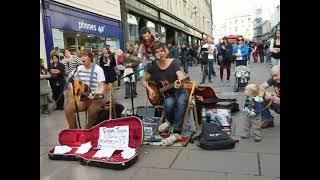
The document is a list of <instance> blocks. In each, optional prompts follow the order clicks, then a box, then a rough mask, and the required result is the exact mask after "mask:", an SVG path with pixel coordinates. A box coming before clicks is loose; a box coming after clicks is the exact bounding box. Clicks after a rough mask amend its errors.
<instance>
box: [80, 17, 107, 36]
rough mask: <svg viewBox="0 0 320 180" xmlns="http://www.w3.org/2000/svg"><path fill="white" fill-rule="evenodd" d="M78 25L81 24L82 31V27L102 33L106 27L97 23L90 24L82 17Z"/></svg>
mask: <svg viewBox="0 0 320 180" xmlns="http://www.w3.org/2000/svg"><path fill="white" fill-rule="evenodd" d="M78 25H79V31H81V29H87V30H91V31H98V32H99V33H100V34H101V33H102V32H104V28H105V26H99V25H96V24H90V23H86V22H83V20H82V19H81V21H79V22H78Z"/></svg>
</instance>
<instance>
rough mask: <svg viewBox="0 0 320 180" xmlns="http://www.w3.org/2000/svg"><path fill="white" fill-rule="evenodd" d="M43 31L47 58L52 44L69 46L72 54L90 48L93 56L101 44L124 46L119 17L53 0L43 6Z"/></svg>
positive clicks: (97, 54) (57, 46)
mask: <svg viewBox="0 0 320 180" xmlns="http://www.w3.org/2000/svg"><path fill="white" fill-rule="evenodd" d="M44 29H45V30H44V33H45V40H46V52H47V61H49V60H50V51H51V50H52V49H53V48H59V49H64V48H67V47H68V48H70V49H71V53H72V54H77V53H79V51H80V50H82V49H91V50H92V51H93V52H94V54H95V56H96V58H97V57H98V56H99V55H100V53H101V51H100V49H101V48H102V47H103V45H104V44H108V45H110V46H111V49H118V48H121V49H123V38H122V26H121V22H120V21H119V20H115V19H112V18H108V17H104V16H101V15H96V14H93V13H89V12H87V11H83V10H80V9H77V8H73V7H70V6H66V5H63V4H59V3H56V2H52V1H46V3H45V6H44Z"/></svg>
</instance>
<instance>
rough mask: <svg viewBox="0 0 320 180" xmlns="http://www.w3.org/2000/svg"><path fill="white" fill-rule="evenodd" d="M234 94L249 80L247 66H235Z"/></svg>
mask: <svg viewBox="0 0 320 180" xmlns="http://www.w3.org/2000/svg"><path fill="white" fill-rule="evenodd" d="M234 77H235V79H234V87H233V89H234V92H238V91H239V88H243V87H245V86H246V85H247V84H248V82H249V80H250V70H249V68H248V67H247V66H237V67H236V68H235V73H234Z"/></svg>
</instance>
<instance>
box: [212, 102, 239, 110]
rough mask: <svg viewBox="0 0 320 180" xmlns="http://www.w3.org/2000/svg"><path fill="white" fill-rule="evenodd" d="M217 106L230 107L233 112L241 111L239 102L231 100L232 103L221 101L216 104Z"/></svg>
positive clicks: (220, 107)
mask: <svg viewBox="0 0 320 180" xmlns="http://www.w3.org/2000/svg"><path fill="white" fill-rule="evenodd" d="M215 108H217V109H230V110H231V113H234V112H237V111H240V109H239V104H238V103H236V102H231V103H230V102H224V103H221V102H220V103H217V104H216V105H215Z"/></svg>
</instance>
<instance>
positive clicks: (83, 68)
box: [64, 49, 105, 129]
mask: <svg viewBox="0 0 320 180" xmlns="http://www.w3.org/2000/svg"><path fill="white" fill-rule="evenodd" d="M80 55H81V61H82V63H83V65H80V66H78V68H76V69H75V70H76V72H72V74H74V79H75V80H77V81H80V82H82V83H83V84H85V85H88V86H89V89H90V94H89V96H87V97H86V98H84V100H83V101H81V100H76V103H77V106H78V111H79V112H82V111H86V110H87V111H88V123H87V124H86V126H85V128H86V129H88V128H91V127H92V126H93V125H94V123H95V119H96V118H97V116H98V114H99V112H100V111H101V110H103V109H104V105H105V104H104V102H103V100H102V99H101V98H100V99H97V98H95V95H96V94H104V91H105V88H104V87H105V84H104V81H105V76H104V72H103V69H102V68H101V67H100V66H98V65H96V64H94V63H93V53H92V51H90V50H88V49H84V50H82V51H81V54H80ZM72 84H73V85H74V87H75V83H70V86H69V92H68V103H67V105H66V107H65V111H64V113H65V116H66V119H67V121H68V124H69V128H70V129H76V128H77V123H76V115H75V113H76V112H77V110H76V105H75V102H74V100H75V99H74V98H73V92H72V91H73V87H72Z"/></svg>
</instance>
